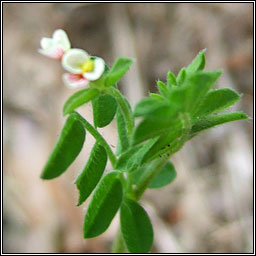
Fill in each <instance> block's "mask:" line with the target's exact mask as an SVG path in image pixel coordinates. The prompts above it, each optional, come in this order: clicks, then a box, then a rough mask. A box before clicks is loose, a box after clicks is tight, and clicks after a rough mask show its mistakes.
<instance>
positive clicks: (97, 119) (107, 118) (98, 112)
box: [92, 94, 117, 128]
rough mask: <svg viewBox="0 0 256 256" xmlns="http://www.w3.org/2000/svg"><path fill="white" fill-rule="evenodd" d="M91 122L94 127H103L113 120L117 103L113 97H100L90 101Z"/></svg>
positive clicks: (107, 95) (106, 95)
mask: <svg viewBox="0 0 256 256" xmlns="http://www.w3.org/2000/svg"><path fill="white" fill-rule="evenodd" d="M92 107H93V120H94V126H95V127H100V128H101V127H105V126H107V125H108V124H109V123H111V121H112V120H113V118H114V116H115V114H116V109H117V103H116V100H115V98H114V97H113V96H111V95H109V94H105V95H100V96H99V97H98V98H96V99H94V100H93V101H92Z"/></svg>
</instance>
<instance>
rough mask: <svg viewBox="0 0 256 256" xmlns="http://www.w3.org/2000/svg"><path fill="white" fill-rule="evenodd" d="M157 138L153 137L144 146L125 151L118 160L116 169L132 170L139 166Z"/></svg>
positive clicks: (122, 170)
mask: <svg viewBox="0 0 256 256" xmlns="http://www.w3.org/2000/svg"><path fill="white" fill-rule="evenodd" d="M156 140H157V138H155V139H151V140H149V141H148V142H147V143H145V144H144V145H142V146H137V147H133V148H131V149H130V150H128V151H126V152H124V153H123V154H122V155H121V156H120V158H119V159H118V161H117V164H116V170H118V171H120V172H132V171H134V170H135V169H136V168H138V167H139V166H140V165H141V163H142V161H143V159H144V157H145V155H146V153H147V152H148V151H149V150H150V148H151V147H152V146H153V145H154V144H155V142H156Z"/></svg>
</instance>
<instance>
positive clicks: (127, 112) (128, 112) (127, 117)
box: [108, 87, 134, 137]
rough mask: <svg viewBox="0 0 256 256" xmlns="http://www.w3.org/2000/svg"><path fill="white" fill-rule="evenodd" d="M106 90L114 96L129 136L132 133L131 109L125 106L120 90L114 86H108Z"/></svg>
mask: <svg viewBox="0 0 256 256" xmlns="http://www.w3.org/2000/svg"><path fill="white" fill-rule="evenodd" d="M108 92H109V93H110V94H111V95H112V96H114V97H115V98H116V100H117V102H118V104H119V106H120V108H121V110H122V112H123V115H124V118H125V122H126V125H127V132H128V136H129V137H130V136H131V135H132V132H133V128H134V119H133V115H132V111H131V110H130V108H129V107H128V106H127V103H126V99H125V98H124V96H123V95H122V94H121V92H120V91H119V90H118V89H116V88H114V87H110V88H108Z"/></svg>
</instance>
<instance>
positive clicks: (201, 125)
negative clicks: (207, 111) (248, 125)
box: [190, 112, 248, 137]
mask: <svg viewBox="0 0 256 256" xmlns="http://www.w3.org/2000/svg"><path fill="white" fill-rule="evenodd" d="M247 118H248V116H247V115H246V114H245V113H242V112H233V113H225V114H219V115H213V116H208V117H205V118H203V119H201V120H199V121H198V122H196V123H195V124H194V125H193V126H192V128H191V132H190V134H191V135H190V137H193V136H195V135H196V134H197V133H198V132H201V131H203V130H206V129H209V128H212V127H214V126H216V125H220V124H224V123H227V122H232V121H237V120H243V119H247Z"/></svg>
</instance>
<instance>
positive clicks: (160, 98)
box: [149, 92, 165, 100]
mask: <svg viewBox="0 0 256 256" xmlns="http://www.w3.org/2000/svg"><path fill="white" fill-rule="evenodd" d="M149 95H150V97H151V98H152V99H155V100H165V98H164V97H163V96H162V95H160V94H157V93H153V92H152V93H150V94H149Z"/></svg>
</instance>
